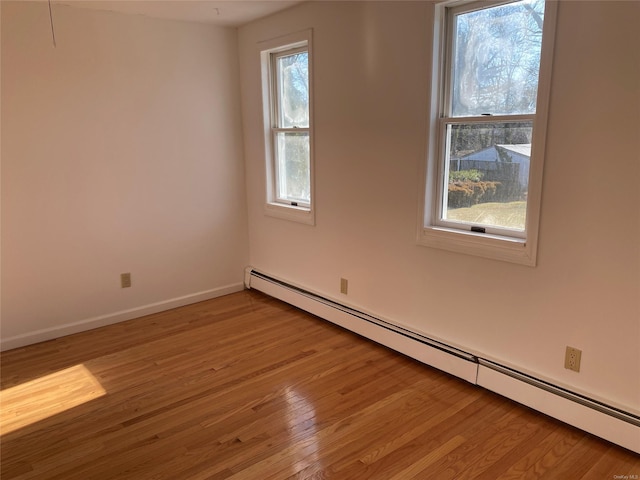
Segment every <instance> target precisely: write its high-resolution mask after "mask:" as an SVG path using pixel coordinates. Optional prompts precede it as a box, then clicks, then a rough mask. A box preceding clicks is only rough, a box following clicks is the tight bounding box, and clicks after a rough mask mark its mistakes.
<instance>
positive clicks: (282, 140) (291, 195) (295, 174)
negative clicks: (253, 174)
mask: <svg viewBox="0 0 640 480" xmlns="http://www.w3.org/2000/svg"><path fill="white" fill-rule="evenodd" d="M275 143H276V158H277V169H278V171H277V176H276V177H277V182H278V185H277V192H278V198H279V199H281V200H289V201H292V202H304V203H307V204H308V203H311V180H310V175H309V133H308V132H277V133H276V142H275Z"/></svg>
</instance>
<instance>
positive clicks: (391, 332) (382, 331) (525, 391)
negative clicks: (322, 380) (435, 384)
mask: <svg viewBox="0 0 640 480" xmlns="http://www.w3.org/2000/svg"><path fill="white" fill-rule="evenodd" d="M245 286H246V287H247V288H251V289H255V290H258V291H260V292H263V293H265V294H267V295H269V296H272V297H274V298H277V299H279V300H282V301H284V302H286V303H289V304H291V305H293V306H296V307H298V308H300V309H302V310H304V311H307V312H309V313H311V314H313V315H316V316H318V317H320V318H322V319H324V320H327V321H330V322H332V323H334V324H336V325H339V326H341V327H343V328H346V329H347V330H350V331H352V332H354V333H357V334H359V335H361V336H363V337H365V338H368V339H370V340H373V341H375V342H377V343H380V344H382V345H385V346H386V347H389V348H391V349H393V350H396V351H398V352H400V353H403V354H405V355H407V356H409V357H411V358H414V359H416V360H418V361H420V362H422V363H425V364H427V365H430V366H432V367H435V368H437V369H439V370H442V371H444V372H447V373H450V374H452V375H454V376H456V377H458V378H461V379H463V380H466V381H467V382H470V383H473V384H474V385H478V386H480V387H483V388H486V389H487V390H491V391H493V392H495V393H498V394H500V395H502V396H504V397H507V398H509V399H511V400H514V401H516V402H518V403H521V404H523V405H526V406H528V407H531V408H533V409H534V410H537V411H539V412H542V413H544V414H546V415H549V416H551V417H554V418H556V419H558V420H561V421H563V422H565V423H568V424H570V425H573V426H575V427H577V428H580V429H582V430H584V431H587V432H589V433H592V434H594V435H596V436H599V437H601V438H604V439H605V440H608V441H610V442H613V443H615V444H618V445H620V446H622V447H624V448H627V449H629V450H632V451H634V452H636V453H640V417H639V416H637V415H634V414H631V413H628V412H624V411H622V410H620V409H617V408H614V407H611V406H608V405H606V404H604V403H602V402H598V401H596V400H593V399H590V398H588V397H585V396H583V395H580V394H577V393H574V392H571V391H569V390H566V389H564V388H561V387H558V386H555V385H552V384H550V383H548V382H545V381H543V380H539V379H536V378H534V377H532V376H530V375H527V374H525V373H522V372H518V371H516V370H514V369H512V368H509V367H506V366H503V365H500V364H498V363H495V362H492V361H490V360H486V359H483V358H480V357H477V356H475V355H472V354H470V353H468V352H465V351H463V350H460V349H458V348H455V347H452V346H450V345H447V344H445V343H442V342H440V341H438V340H434V339H431V338H429V337H426V336H424V335H422V334H420V333H417V332H413V331H411V330H408V329H406V328H404V327H401V326H398V325H395V324H393V323H391V322H389V321H387V320H383V319H380V318H377V317H375V316H372V315H370V314H367V313H364V312H361V311H358V310H355V309H353V308H351V307H349V306H346V305H343V304H341V303H339V302H336V301H334V300H331V299H328V298H325V297H323V296H321V295H318V294H315V293H313V292H310V291H308V290H305V289H303V288H300V287H297V286H295V285H292V284H290V283H288V282H284V281H282V280H279V279H276V278H274V277H272V276H269V275H267V274H264V273H262V272H259V271H257V270H255V269H253V268H252V267H248V268H247V269H246V272H245Z"/></svg>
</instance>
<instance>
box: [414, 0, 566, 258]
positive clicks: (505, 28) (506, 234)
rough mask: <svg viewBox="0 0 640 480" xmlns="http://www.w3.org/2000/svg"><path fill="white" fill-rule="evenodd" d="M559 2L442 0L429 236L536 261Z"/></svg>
mask: <svg viewBox="0 0 640 480" xmlns="http://www.w3.org/2000/svg"><path fill="white" fill-rule="evenodd" d="M555 8H556V5H555V2H545V1H544V0H515V1H493V2H486V1H482V2H478V1H475V2H459V1H457V2H446V3H442V4H439V5H437V6H436V28H435V39H434V46H435V48H434V62H433V70H434V77H433V85H432V107H431V127H430V128H431V131H430V136H429V138H430V151H429V161H428V168H427V170H426V177H427V178H426V184H425V203H424V210H423V212H422V213H423V215H421V226H420V235H419V240H420V242H421V243H423V244H425V245H429V246H435V247H440V248H445V249H448V250H453V251H458V252H463V253H470V254H475V255H480V256H485V257H489V258H495V259H500V260H507V261H513V262H517V263H523V264H528V265H534V264H535V256H536V248H537V231H538V218H539V210H540V198H541V187H542V162H543V158H544V143H545V133H546V114H547V104H548V96H549V95H548V94H549V82H550V66H551V56H552V47H551V45H552V37H553V28H554V23H555ZM543 38H544V40H543Z"/></svg>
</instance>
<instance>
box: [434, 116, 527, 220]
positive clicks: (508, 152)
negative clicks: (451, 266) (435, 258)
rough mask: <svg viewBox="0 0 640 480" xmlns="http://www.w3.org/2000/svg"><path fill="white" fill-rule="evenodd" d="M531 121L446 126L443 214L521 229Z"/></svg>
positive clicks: (525, 200) (454, 217)
mask: <svg viewBox="0 0 640 480" xmlns="http://www.w3.org/2000/svg"><path fill="white" fill-rule="evenodd" d="M532 130H533V122H518V123H486V124H469V125H448V126H447V133H446V135H447V138H446V145H447V152H446V159H447V161H446V165H445V185H446V187H447V188H446V189H445V191H446V196H445V198H443V201H442V205H443V209H442V219H443V220H448V221H454V222H464V223H467V224H470V225H483V226H489V227H500V228H508V229H513V230H521V231H523V230H524V228H525V215H526V206H527V191H528V188H529V161H530V157H531V132H532Z"/></svg>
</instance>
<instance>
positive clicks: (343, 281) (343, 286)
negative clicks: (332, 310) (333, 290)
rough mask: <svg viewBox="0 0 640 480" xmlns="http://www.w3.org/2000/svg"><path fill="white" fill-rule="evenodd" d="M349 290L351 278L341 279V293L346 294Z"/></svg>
mask: <svg viewBox="0 0 640 480" xmlns="http://www.w3.org/2000/svg"><path fill="white" fill-rule="evenodd" d="M348 291H349V280H347V279H346V278H341V279H340V293H344V294H345V295H346V294H347V292H348Z"/></svg>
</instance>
